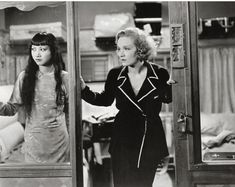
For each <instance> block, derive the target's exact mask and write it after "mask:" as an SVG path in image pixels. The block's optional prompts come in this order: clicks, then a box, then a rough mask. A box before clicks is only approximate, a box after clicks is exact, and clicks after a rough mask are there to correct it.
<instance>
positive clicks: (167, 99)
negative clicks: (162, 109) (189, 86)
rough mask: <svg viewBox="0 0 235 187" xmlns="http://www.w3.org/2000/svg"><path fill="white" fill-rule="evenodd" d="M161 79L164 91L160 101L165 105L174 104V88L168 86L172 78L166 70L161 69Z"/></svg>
mask: <svg viewBox="0 0 235 187" xmlns="http://www.w3.org/2000/svg"><path fill="white" fill-rule="evenodd" d="M159 71H160V76H159V77H160V79H161V84H162V91H161V96H160V99H161V101H162V102H163V103H171V102H172V86H171V85H169V84H167V81H168V80H169V78H170V76H169V74H168V72H167V70H166V69H164V68H161V69H160V70H159Z"/></svg>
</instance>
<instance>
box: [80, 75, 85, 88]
mask: <svg viewBox="0 0 235 187" xmlns="http://www.w3.org/2000/svg"><path fill="white" fill-rule="evenodd" d="M80 81H81V88H82V90H84V89H85V87H86V83H85V81H84V80H83V78H82V76H80Z"/></svg>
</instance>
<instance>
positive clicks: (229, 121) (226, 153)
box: [201, 113, 235, 162]
mask: <svg viewBox="0 0 235 187" xmlns="http://www.w3.org/2000/svg"><path fill="white" fill-rule="evenodd" d="M201 141H202V161H204V162H234V161H235V113H208V114H206V113H202V114H201Z"/></svg>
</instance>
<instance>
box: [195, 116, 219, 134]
mask: <svg viewBox="0 0 235 187" xmlns="http://www.w3.org/2000/svg"><path fill="white" fill-rule="evenodd" d="M200 117H201V133H202V134H208V135H215V136H216V135H218V134H219V133H220V132H221V131H222V129H223V123H222V122H221V119H220V118H221V116H220V115H218V114H216V113H201V116H200Z"/></svg>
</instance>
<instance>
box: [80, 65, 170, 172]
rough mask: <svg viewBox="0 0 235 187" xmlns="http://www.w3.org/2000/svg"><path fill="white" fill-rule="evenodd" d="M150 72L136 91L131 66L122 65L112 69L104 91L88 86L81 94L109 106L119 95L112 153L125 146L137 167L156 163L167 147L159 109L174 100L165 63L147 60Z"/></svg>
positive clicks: (89, 100) (91, 102)
mask: <svg viewBox="0 0 235 187" xmlns="http://www.w3.org/2000/svg"><path fill="white" fill-rule="evenodd" d="M144 65H145V66H147V76H146V78H145V80H144V83H143V85H142V87H141V88H140V90H139V92H138V94H137V95H135V94H134V91H133V89H132V86H131V83H130V80H129V77H128V68H127V67H125V66H120V67H116V68H113V69H111V70H110V71H109V73H108V77H107V80H106V82H105V88H104V91H103V92H102V93H97V92H93V91H91V90H90V89H89V87H88V86H86V87H85V89H84V90H83V91H82V98H83V99H84V100H85V101H87V102H88V103H90V104H93V105H98V106H109V105H111V104H112V103H113V101H114V99H116V107H117V109H118V110H119V112H118V113H117V115H116V117H115V121H114V128H113V133H112V137H111V144H110V149H109V151H110V153H111V156H112V154H121V153H118V152H115V149H116V148H118V146H120V145H122V146H125V147H126V149H127V150H128V152H129V153H130V155H131V158H133V159H132V162H133V163H132V164H134V165H135V166H136V167H155V168H156V167H157V165H158V163H159V162H160V161H161V159H163V158H164V157H165V156H168V148H167V144H166V138H165V133H164V129H163V126H162V122H161V119H160V117H159V112H160V111H161V107H162V103H170V102H171V101H172V93H171V86H170V85H168V84H167V81H168V79H169V74H168V72H167V70H166V69H164V68H163V67H161V66H159V65H156V64H153V63H149V62H145V63H144Z"/></svg>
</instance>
